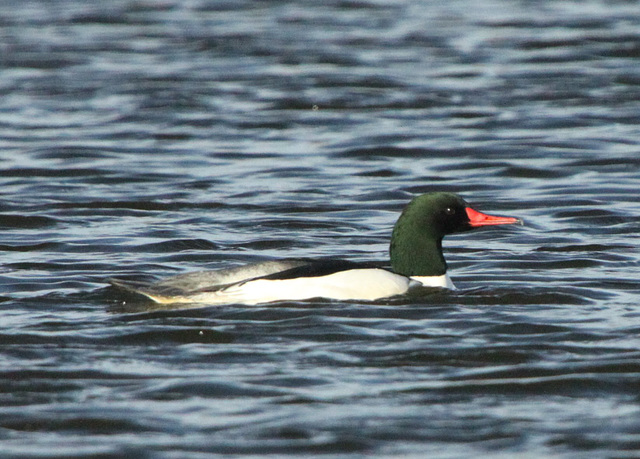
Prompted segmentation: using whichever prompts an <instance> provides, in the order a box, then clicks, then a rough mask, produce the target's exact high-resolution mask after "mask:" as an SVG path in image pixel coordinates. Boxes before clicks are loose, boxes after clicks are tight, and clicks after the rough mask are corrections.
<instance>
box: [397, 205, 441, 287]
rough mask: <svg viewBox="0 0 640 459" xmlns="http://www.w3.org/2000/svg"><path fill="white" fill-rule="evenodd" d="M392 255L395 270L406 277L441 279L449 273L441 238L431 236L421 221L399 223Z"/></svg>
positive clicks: (402, 220) (402, 221)
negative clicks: (435, 277) (433, 277)
mask: <svg viewBox="0 0 640 459" xmlns="http://www.w3.org/2000/svg"><path fill="white" fill-rule="evenodd" d="M389 255H390V258H391V267H392V269H393V271H394V272H396V273H398V274H401V275H403V276H408V277H411V276H442V275H443V274H446V272H447V262H446V261H445V259H444V255H442V236H438V235H435V234H430V233H429V232H428V231H427V230H425V227H424V226H421V225H420V222H412V221H404V219H402V218H401V219H400V220H399V221H398V223H397V224H396V226H395V227H394V228H393V234H392V235H391V245H390V247H389Z"/></svg>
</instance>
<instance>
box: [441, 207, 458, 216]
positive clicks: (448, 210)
mask: <svg viewBox="0 0 640 459" xmlns="http://www.w3.org/2000/svg"><path fill="white" fill-rule="evenodd" d="M444 213H445V214H447V215H454V214H455V213H456V210H455V209H454V208H453V207H447V208H446V209H444Z"/></svg>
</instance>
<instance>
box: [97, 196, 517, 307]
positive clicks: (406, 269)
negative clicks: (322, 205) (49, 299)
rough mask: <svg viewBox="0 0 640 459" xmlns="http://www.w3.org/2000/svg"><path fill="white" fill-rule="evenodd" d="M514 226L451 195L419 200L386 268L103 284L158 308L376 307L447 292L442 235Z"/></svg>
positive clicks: (304, 268) (304, 263) (293, 261)
mask: <svg viewBox="0 0 640 459" xmlns="http://www.w3.org/2000/svg"><path fill="white" fill-rule="evenodd" d="M515 223H520V224H522V220H520V219H518V218H514V217H502V216H495V215H488V214H484V213H482V212H479V211H477V210H475V209H473V208H472V207H470V206H469V205H468V204H467V202H466V201H465V200H464V199H463V198H462V197H460V196H459V195H457V194H453V193H448V192H431V193H426V194H422V195H419V196H417V197H415V198H413V199H412V200H411V202H409V204H408V205H407V206H406V207H405V208H404V210H403V211H402V213H401V214H400V217H399V218H398V220H397V222H396V224H395V226H394V228H393V231H392V233H391V242H390V245H389V257H390V268H389V267H386V266H384V265H380V264H376V263H364V262H355V261H350V260H336V259H320V260H313V259H307V258H290V259H283V260H273V261H263V262H257V263H252V264H248V265H244V266H239V267H232V268H226V269H218V270H207V271H196V272H188V273H183V274H178V275H175V276H171V277H168V278H166V279H163V280H160V281H156V282H140V281H132V280H123V279H110V280H109V282H110V283H111V285H112V286H114V287H116V288H118V289H120V290H124V291H126V292H129V293H133V294H136V295H142V296H143V297H146V298H148V299H150V300H152V301H153V302H155V303H159V304H165V305H167V304H193V303H198V304H203V305H222V304H242V305H259V304H265V303H274V302H279V301H303V300H309V299H314V298H322V299H328V300H338V301H349V300H351V301H376V300H381V299H385V298H390V297H394V296H397V295H402V294H405V293H407V292H408V291H410V290H411V289H414V288H416V287H434V288H442V289H455V286H454V284H453V282H452V280H451V278H450V277H449V274H448V272H447V262H446V260H445V258H444V255H443V253H442V240H443V238H444V237H445V236H447V235H449V234H454V233H461V232H466V231H470V230H474V229H477V228H481V227H486V226H496V225H509V224H515Z"/></svg>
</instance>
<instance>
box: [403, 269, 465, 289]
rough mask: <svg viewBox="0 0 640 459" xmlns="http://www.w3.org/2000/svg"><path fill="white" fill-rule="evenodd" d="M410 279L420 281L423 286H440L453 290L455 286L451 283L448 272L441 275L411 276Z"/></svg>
mask: <svg viewBox="0 0 640 459" xmlns="http://www.w3.org/2000/svg"><path fill="white" fill-rule="evenodd" d="M411 279H413V280H415V281H418V282H420V283H421V284H422V285H423V286H424V287H442V288H448V289H451V290H455V289H456V286H455V285H453V282H452V281H451V278H450V277H449V275H448V274H446V273H445V274H443V275H442V276H412V277H411Z"/></svg>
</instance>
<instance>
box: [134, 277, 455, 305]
mask: <svg viewBox="0 0 640 459" xmlns="http://www.w3.org/2000/svg"><path fill="white" fill-rule="evenodd" d="M418 286H425V287H442V288H450V289H453V288H455V287H454V286H453V283H452V282H451V279H450V278H449V276H448V275H446V274H444V275H442V276H432V277H413V278H408V277H405V276H401V275H398V274H394V273H392V272H389V271H386V270H384V269H350V270H346V271H339V272H336V273H333V274H329V275H326V276H319V277H298V278H293V279H256V280H251V281H248V282H244V283H242V282H241V283H237V284H233V285H231V286H229V287H226V288H222V289H220V290H215V291H211V292H201V293H194V294H191V295H188V296H184V297H173V298H166V297H165V298H163V297H161V296H154V295H153V294H150V292H147V293H145V294H146V295H147V296H149V297H150V298H151V299H153V300H155V301H157V302H159V303H176V302H182V303H202V304H210V305H216V304H233V303H238V304H247V305H255V304H259V303H270V302H273V301H296V300H305V299H310V298H328V299H334V300H365V301H372V300H378V299H381V298H387V297H390V296H395V295H401V294H403V293H406V292H407V291H408V290H409V289H410V288H412V287H418Z"/></svg>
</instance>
